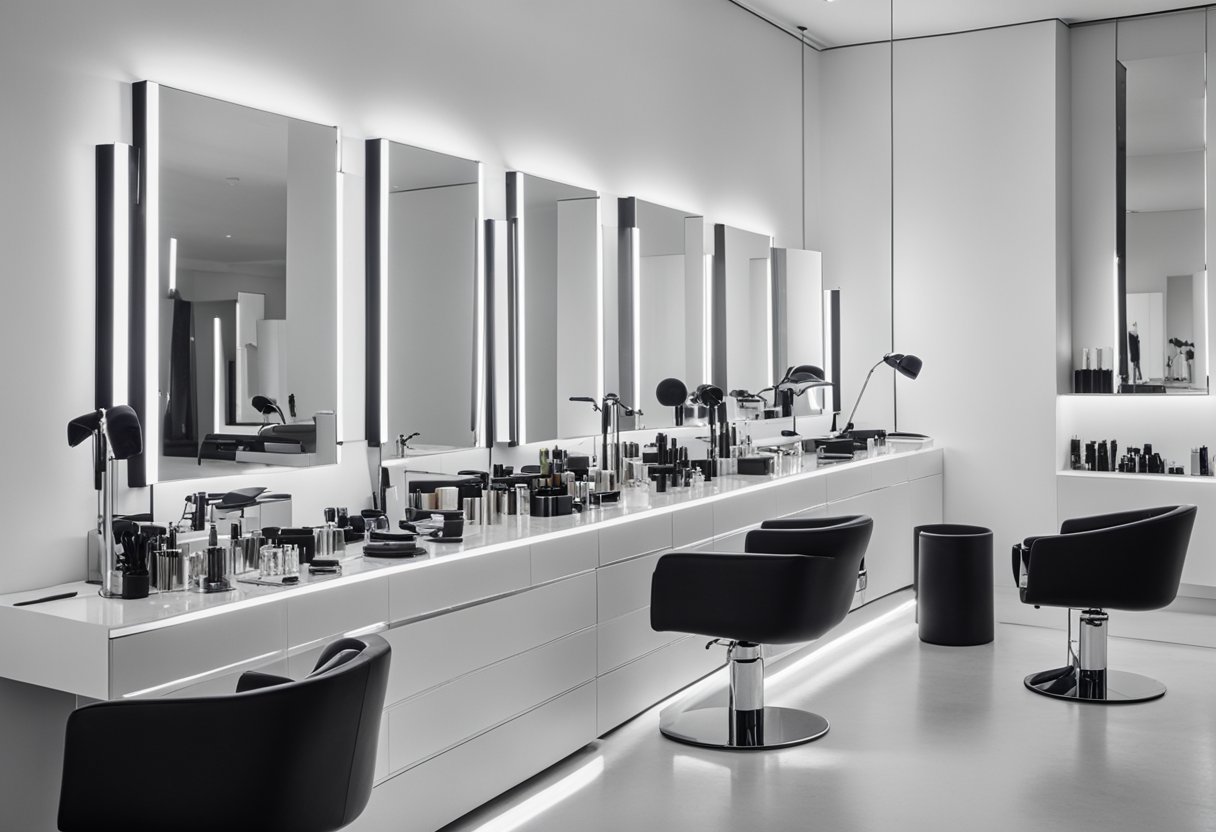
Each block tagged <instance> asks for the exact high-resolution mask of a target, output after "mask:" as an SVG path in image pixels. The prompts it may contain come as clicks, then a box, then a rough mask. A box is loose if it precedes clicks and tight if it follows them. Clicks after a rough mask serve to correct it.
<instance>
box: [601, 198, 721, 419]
mask: <svg viewBox="0 0 1216 832" xmlns="http://www.w3.org/2000/svg"><path fill="white" fill-rule="evenodd" d="M618 202H619V210H618V213H619V225H618V237H619V240H620V243H621V245H620V248H619V251H620V252H621V256H620V258H619V260H618V284H617V296H618V300H619V309H620V313H619V315H618V321H619V324H620V327H619V328H620V338H619V344H620V361H619V366H620V377H621V390H620V394H621V396H622V397H625V398H626V399H627V400H628V402H629V403H631V404H636V405H637V406H638V407H640V408H641V410H642V412H643V414H644V415H643V416H642V417H640V418H635V419H634V420H633V422H632V423H631V424H630V425H629V426H630V427H643V426H644V427H647V428H667V427H674V426H675V425H676V423H677V417H676V408H675V407H674V406H673V405H671V404H665V403H664V402H661V401H660V396H659V393H658V388H659V384H660V382H662V381H663V380H664V379H670V378H674V379H678V380H679V381H681V382H683V383H684V385H685V387H686V388H687V389H688V390H692V389H694V388H695V387H696V386H697V385H699V384H702V383H703V382H706V381H708V380H709V363H710V355H709V330H708V326H709V302H710V291H709V280H708V277H709V270H708V268H707V263H706V260H705V218H704V217H702V216H700V215H698V214H694V213H692V212H690V211H681V210H678V209H675V208H668V207H666V206H663V205H657V204H655V203H653V202H647V201H645V200H642V199H637V198H636V197H629V198H625V199H621V200H619V201H618ZM681 418H682V416H681Z"/></svg>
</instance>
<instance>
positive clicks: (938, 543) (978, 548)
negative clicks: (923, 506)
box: [912, 523, 994, 646]
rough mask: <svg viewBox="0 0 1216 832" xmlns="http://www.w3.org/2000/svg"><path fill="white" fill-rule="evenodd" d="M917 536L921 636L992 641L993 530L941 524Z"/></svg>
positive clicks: (948, 641) (949, 641)
mask: <svg viewBox="0 0 1216 832" xmlns="http://www.w3.org/2000/svg"><path fill="white" fill-rule="evenodd" d="M912 535H913V553H914V554H913V559H914V564H913V570H914V571H913V574H914V575H915V576H916V579H915V584H914V586H915V588H916V592H917V620H918V621H919V622H920V640H921V641H926V642H929V643H930V644H945V645H950V646H965V645H973V644H987V643H988V642H990V641H992V639H993V632H994V630H993V609H992V530H991V529H986V528H984V527H982V526H962V525H955V524H951V523H941V524H935V525H931V526H917V527H916V528H915V529H914V530H913V532H912Z"/></svg>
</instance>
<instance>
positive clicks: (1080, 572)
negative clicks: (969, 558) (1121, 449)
mask: <svg viewBox="0 0 1216 832" xmlns="http://www.w3.org/2000/svg"><path fill="white" fill-rule="evenodd" d="M1195 512H1196V509H1195V507H1194V506H1164V507H1161V508H1146V509H1139V510H1136V511H1124V512H1119V513H1117V514H1103V515H1098V516H1095V517H1080V518H1076V519H1073V520H1066V521H1064V524H1063V525H1062V526H1060V533H1059V534H1058V535H1049V536H1046V537H1031V538H1027V539H1026V540H1025V542H1023V543H1020V544H1018V545H1016V546H1014V547H1013V576H1014V580H1015V581H1017V584H1018V587H1019V592H1020V594H1021V598H1022V603H1024V604H1034V605H1035V606H1036V607H1038V606H1045V607H1069V608H1074V609H1080V610H1081V622H1080V633H1079V635H1078V645H1077V651H1076V652H1075V653H1074V652H1073V650H1072V632H1071V630H1072V627H1071V621H1072V619H1071V617H1070V618H1069V625H1070V626H1069V642H1068V657H1069V662H1068V665H1067V666H1065V667H1059V668H1054V669H1052V670H1044V671H1042V672H1040V673H1032V674H1030V675H1029V676H1027V677H1026V679H1025V684H1026V687H1028V688H1029V689H1030V690H1032V691H1034V692H1036V693H1041V694H1043V695H1045V696H1052V697H1055V698H1058V699H1071V700H1074V701H1078V702H1102V703H1116V702H1143V701H1145V700H1147V699H1156V698H1157V697H1159V696H1162V695H1164V694H1165V685H1163V684H1161V683H1160V682H1158V681H1157V680H1156V679H1150V678H1148V677H1147V676H1141V675H1139V674H1136V673H1126V672H1123V671H1118V670H1108V669H1107V666H1106V635H1107V620H1108V616H1107V614H1106V612H1105V611H1106V610H1112V609H1113V610H1155V609H1160V608H1161V607H1164V606H1166V605H1168V604H1169V603H1170V602H1171V601H1173V600H1174V597H1175V596H1176V595H1177V594H1178V582H1179V581H1180V580H1181V578H1182V564H1183V561H1184V560H1185V559H1186V551H1187V546H1188V545H1189V543H1190V539H1191V529H1192V527H1193V526H1194V525H1195Z"/></svg>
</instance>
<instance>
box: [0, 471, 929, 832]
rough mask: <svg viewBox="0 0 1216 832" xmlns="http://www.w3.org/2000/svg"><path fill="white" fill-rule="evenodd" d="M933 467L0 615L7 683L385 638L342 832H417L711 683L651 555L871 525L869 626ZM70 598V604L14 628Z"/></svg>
mask: <svg viewBox="0 0 1216 832" xmlns="http://www.w3.org/2000/svg"><path fill="white" fill-rule="evenodd" d="M941 466H942V454H941V452H940V451H939V450H925V451H914V452H908V453H902V454H896V455H892V456H884V457H878V458H875V459H871V460H859V461H855V462H851V463H845V464H842V465H836V466H831V467H825V468H819V469H810V470H803V471H800V472H798V473H794V474H789V475H786V476H781V477H739V476H730V477H720V478H717V479H715V480H714V481H712V482H711V483H707V484H706V486H705V488H704V492H703V493H702V494H700V495H693V494H690V493H688V490H675V491H670V492H667V493H665V494H654V493H648V492H646V491H645V490H641V489H638V490H634V491H630V490H628V489H626V491H625V492H624V494H623V495H622V498H623V500H624V502H623V503H622V504H620V505H617V506H608V507H604V508H601V509H595V510H592V511H589V512H587V513H585V514H581V515H580V514H575V515H570V516H567V517H556V518H531V517H526V516H524V517H506V518H503V520H504V522H503V523H501V524H497V525H492V526H482V527H477V526H469V527H466V536H465V539H464V542H463V543H460V544H441V543H426V544H425V545H426V547H427V548H428V549H429V550H430V554H429V555H428V556H426V557H422V558H414V559H410V560H405V561H399V560H373V559H364V558H362V557H354V558H351V559H348V560H347V561H346V562H345V563H344V573H343V574H342V575H341V576H336V577H326V578H323V579H319V580H307V579H303V582H302V584H301V585H300V586H298V587H294V588H275V587H263V586H253V585H247V584H238V585H237V586H238V588H237V589H236V590H234V591H232V592H229V593H220V594H214V595H198V594H194V593H189V592H174V593H163V594H158V595H153V596H150V597H149V598H146V599H141V600H137V601H124V600H120V599H103V598H100V597H99V596H98V595H97V594H96V592H97V588H96V586H93V585H88V584H83V583H81V584H68V585H61V586H55V587H47V588H45V589H44V590H38V591H31V592H22V593H17V594H13V595H5V596H0V677H4V678H7V679H11V680H16V681H18V682H24V683H28V684H33V685H38V686H41V687H42V688H47V689H50V690H48V695H49V694H50V691H63V692H67V693H69V694H76V695H78V696H83V697H89V698H94V699H106V698H121V697H130V696H176V695H186V694H200V693H201V694H206V693H219V692H225V691H231V690H232V688H233V684H234V682H235V679H236V677H237V676H239V675H240V674H241V673H242V672H244V671H246V670H250V669H254V668H257V669H263V670H267V671H269V672H278V673H286V674H288V675H291V676H295V677H298V676H301V675H304V674H305V673H307V671H308V670H310V669H311V666H312V662H313V661H314V660H315V657H316V655H317V654H318V652H319V651H320V649H321V648H322V646H323V645H324V644H325V643H327V642H329V641H330V640H332V639H333V638H334V637H337V636H341V635H344V634H357V633H368V632H382V633H383V634H384V636H385V638H387V639H388V640H389V642H390V644H391V645H392V647H393V662H392V669H391V672H390V680H389V691H388V695H387V696H386V699H385V715H384V720H383V724H382V726H381V738H380V750H379V751H380V759H379V763H378V766H377V782H378V784H377V787H376V789H375V791H374V793H373V797H372V802H371V804H370V805H369V807H368V810H367V812H366V813H365V815H364V816H363V817H362V818H361V819H360V820H359V821H358V822H357V823H356V824H355V825H354V827H352V828H353V829H365V830H379V829H386V830H387V829H390V828H391V829H409V830H415V831H416V832H431V830H434V829H437V828H439V827H440V826H443V825H444V824H446V823H448V822H450V821H451V820H453V819H454V818H456V817H458V816H459V815H461V814H463V813H464V812H466V811H468V810H470V809H472V808H474V807H475V806H477V805H479V804H480V803H482V802H484V801H485V800H488V799H490V798H491V797H493V796H494V795H496V794H498V793H499V792H501V791H503V790H505V789H507V788H510V787H511V786H513V785H515V784H516V783H519V782H521V781H522V780H524V779H526V778H527V777H529V776H531V775H532V774H535V773H536V772H538V771H540V770H542V769H543V768H545V767H547V766H549V765H551V764H552V763H554V762H556V761H557V760H559V759H561V758H562V757H564V756H566V755H567V754H569V753H571V752H573V751H574V750H576V749H577V748H579V747H581V746H582V745H585V744H586V743H587V742H590V741H591V740H593V739H594V738H595V737H597V736H600V735H602V734H604V733H605V732H607V731H609V730H611V729H612V728H614V727H616V726H617V725H619V724H621V723H622V722H624V721H625V720H627V719H629V718H630V717H632V716H633V715H635V714H637V713H638V712H640V711H641V710H644V709H645V708H647V707H649V706H650V705H652V704H654V703H655V702H658V701H660V700H662V699H663V698H665V697H666V696H668V695H670V694H671V693H672V692H673V691H675V690H678V689H679V688H681V687H683V686H684V685H686V684H688V683H690V682H691V681H693V680H695V679H697V678H699V677H701V676H703V675H704V674H706V673H708V672H710V671H711V670H713V669H714V668H715V667H717V666H720V665H721V663H722V661H723V659H724V656H723V655H722V654H721V651H706V650H704V649H703V643H704V639H703V638H699V637H692V636H682V635H680V634H678V633H656V632H654V631H653V630H651V629H650V626H649V623H650V622H649V603H650V597H649V587H650V575H651V573H652V572H653V569H654V564H655V562H656V561H657V559H658V558H659V557H660V556H661V555H662V554H663V553H665V552H669V551H672V550H678V549H690V548H700V549H712V550H719V551H741V550H742V544H743V538H744V537H745V535H746V532H747V531H748V530H749V529H750V528H754V527H756V526H757V525H758V524H759V523H760V522H761V521H763V520H766V519H770V518H774V517H782V516H791V515H801V516H823V515H827V514H852V513H864V514H870V515H871V516H873V517H874V519H875V532H874V536H873V538H872V540H871V544H870V549H869V551H868V553H867V567H868V570H869V581H870V583H869V589H868V590H867V591H866V592H865V593H862V594H859V596H858V601H857V603H858V604H863V603H865V602H866V601H868V600H871V599H873V598H877V597H880V596H882V595H886V594H888V593H890V592H894V591H896V590H898V589H900V588H902V587H905V586H907V585H909V584H910V583H911V575H912V571H911V552H910V544H911V534H910V532H911V529H912V527H913V526H914V525H918V524H921V523H928V522H940V520H941V510H942V509H941V505H942V503H941V493H942V488H941V480H942V475H941V472H942V467H941ZM69 591H78V592H79V593H80V595H78V596H77V597H75V598H71V599H67V600H62V601H52V602H48V603H45V604H39V605H35V606H32V607H13V606H12V604H13V602H14V601H18V600H24V599H28V598H37V597H43V596H45V595H51V594H56V593H59V592H69ZM487 690H493V691H494V692H495V694H494V696H493V697H487V696H486V695H485V692H486V691H487ZM11 718H21V717H20V716H19V715H18V714H9V713H6V714H5V715H4V716H3V717H0V719H11ZM47 730H48V731H50V732H52V735H55V734H54V732H55V731H60V732H61V731H62V725H61V724H57V725H48V726H47ZM0 762H3V761H2V760H0ZM47 776H48V777H49V778H51V782H57V778H58V773H57V772H48V773H47ZM453 778H455V779H458V780H459V782H460V783H462V784H463V785H462V787H461V788H460V789H454V788H452V786H451V783H452V780H453ZM406 806H408V807H409V808H408V810H406V809H404V808H403V807H406ZM4 812H5V810H4V809H3V808H2V807H0V827H4V826H5V823H4V821H5V816H4ZM403 817H408V818H409V820H408V821H404V820H403ZM402 824H405V825H404V826H403V825H402ZM46 828H47V829H52V828H53V822H51V821H50V820H49V819H48V825H47V826H46Z"/></svg>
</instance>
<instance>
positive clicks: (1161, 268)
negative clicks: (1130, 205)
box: [1127, 210, 1206, 292]
mask: <svg viewBox="0 0 1216 832" xmlns="http://www.w3.org/2000/svg"><path fill="white" fill-rule="evenodd" d="M1203 220H1204V212H1203V211H1202V210H1199V211H1148V212H1145V213H1141V214H1128V216H1127V291H1128V292H1164V291H1165V279H1166V278H1167V277H1169V276H1170V275H1172V274H1194V273H1195V272H1201V271H1203V269H1204V262H1205V260H1206V255H1205V252H1204V242H1203Z"/></svg>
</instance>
